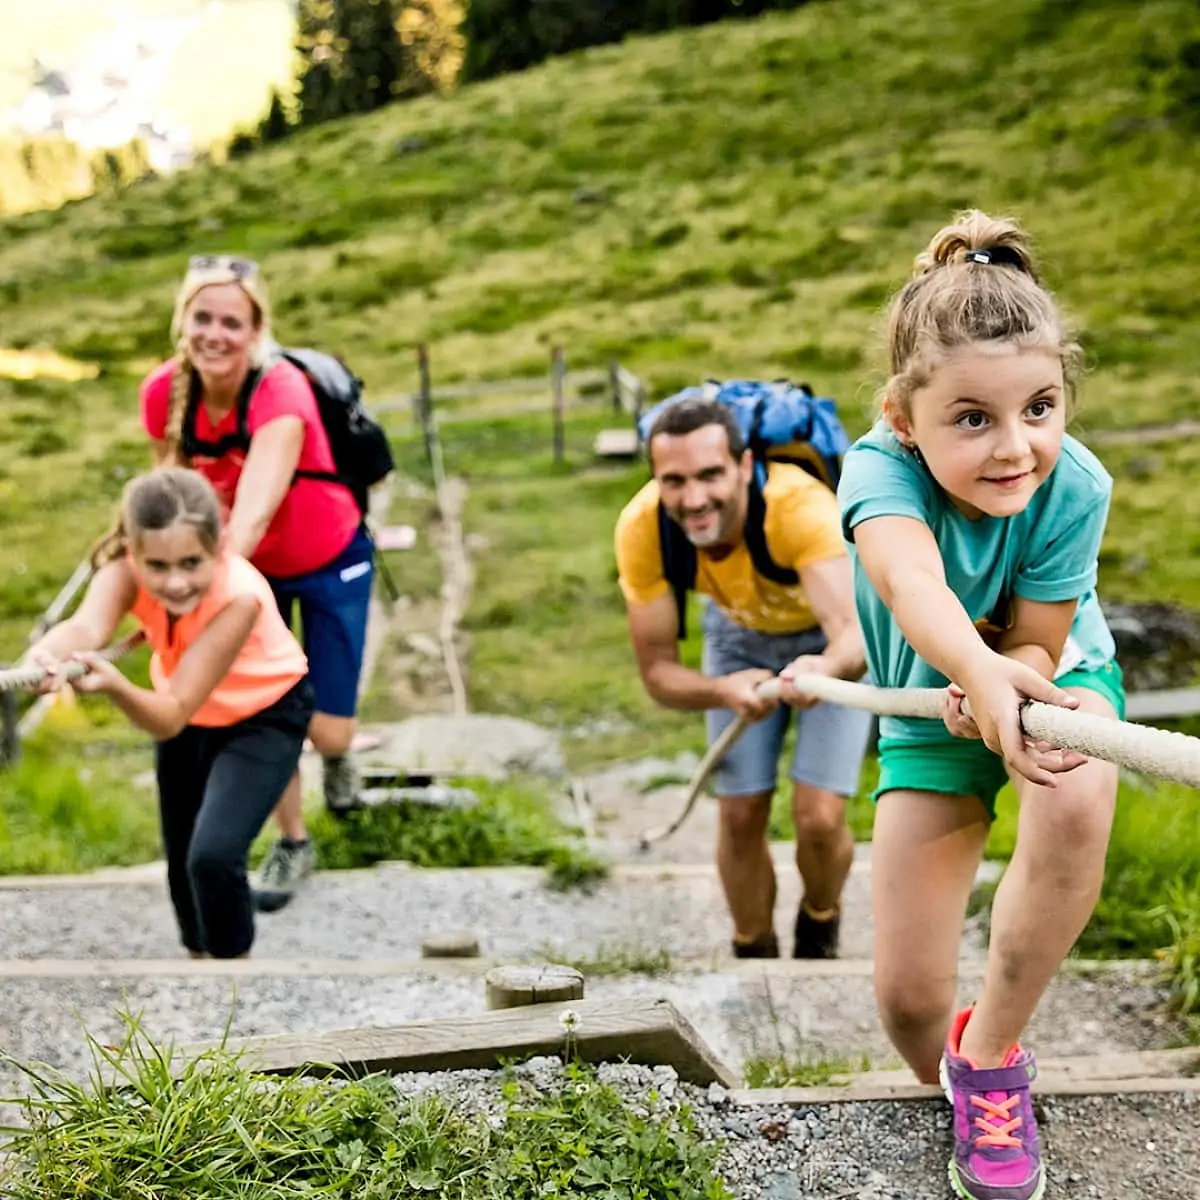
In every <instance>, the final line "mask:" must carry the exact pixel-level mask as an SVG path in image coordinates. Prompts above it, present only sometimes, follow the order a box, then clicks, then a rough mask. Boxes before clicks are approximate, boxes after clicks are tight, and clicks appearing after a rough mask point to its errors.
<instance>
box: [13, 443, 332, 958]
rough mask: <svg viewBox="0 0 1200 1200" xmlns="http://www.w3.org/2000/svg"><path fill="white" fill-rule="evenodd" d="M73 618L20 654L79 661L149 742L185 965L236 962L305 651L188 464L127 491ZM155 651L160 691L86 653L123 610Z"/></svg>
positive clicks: (291, 741) (246, 946) (93, 687)
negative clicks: (257, 846)
mask: <svg viewBox="0 0 1200 1200" xmlns="http://www.w3.org/2000/svg"><path fill="white" fill-rule="evenodd" d="M93 566H95V567H96V573H95V574H94V575H93V577H92V581H91V583H90V585H89V587H88V590H87V594H86V595H85V596H84V598H83V601H82V603H81V604H80V606H79V608H78V610H77V611H76V612H75V614H74V615H73V616H72V617H70V618H69V619H68V620H66V621H64V622H62V623H61V624H60V625H56V626H55V627H54V628H53V629H51V630H50V631H49V632H47V633H46V635H45V636H44V637H43V638H42V639H41V640H40V641H39V642H38V643H37V644H36V645H34V646H33V647H31V648H30V650H29V652H28V653H27V654H26V656H25V661H26V663H28V664H31V665H36V666H42V667H45V668H46V669H47V670H48V672H49V674H48V679H47V683H46V684H45V685H44V687H45V689H46V690H50V689H53V688H54V687H57V686H59V685H60V684H61V680H60V679H59V678H57V677H56V675H55V668H56V666H57V665H58V664H59V663H61V662H62V661H63V660H65V659H68V658H69V659H74V660H76V661H80V662H83V663H85V664H86V665H87V666H88V668H89V670H88V673H87V674H86V675H84V676H82V678H80V679H78V680H77V681H75V683H74V687H75V688H76V689H77V690H78V691H81V692H101V693H104V694H106V695H108V696H109V697H110V698H111V699H112V701H113V702H114V703H115V704H116V705H117V707H118V708H120V709H121V710H122V711H123V712H124V713H125V714H126V715H127V716H128V717H129V718H130V720H132V721H133V722H134V723H135V724H136V725H139V726H140V727H141V728H143V729H145V730H146V731H147V732H148V733H150V734H151V735H152V736H153V737H154V739H155V742H156V746H155V758H156V774H157V777H158V791H159V810H160V816H161V820H162V831H163V844H164V846H165V849H166V856H167V880H168V886H169V889H170V893H171V900H172V903H173V905H174V908H175V915H176V919H177V921H178V923H179V931H180V935H181V939H182V941H183V944H184V946H185V947H186V948H187V950H188V951H189V952H190V953H191V954H192V955H193V957H202V956H205V955H212V956H213V957H214V958H237V957H243V956H245V955H246V954H248V952H249V950H250V946H251V944H252V943H253V940H254V908H253V904H252V901H251V894H250V886H249V883H248V880H247V877H246V859H247V856H248V854H249V851H250V846H251V844H252V843H253V841H254V838H255V837H256V836H257V835H258V832H259V830H260V829H261V827H262V825H263V823H264V822H265V821H266V819H267V817H268V816H269V815H270V813H271V810H272V809H273V808H274V807H275V804H276V803H277V802H278V800H279V797H280V795H281V794H282V792H283V789H284V787H285V786H286V784H287V782H288V780H289V779H290V778H291V776H292V773H293V772H294V771H295V770H296V767H297V764H298V762H299V759H300V751H301V748H302V746H303V744H304V737H305V733H306V731H307V728H308V721H309V717H310V716H311V715H312V695H311V691H310V689H309V686H308V681H307V675H308V663H307V661H306V659H305V656H304V651H303V650H302V649H301V648H300V645H299V643H298V642H297V641H296V639H295V637H294V636H293V635H292V633H291V631H290V630H289V629H288V628H287V626H286V625H285V624H284V622H283V618H282V617H281V616H280V615H279V610H278V608H277V606H276V604H275V600H274V597H273V595H272V593H271V589H270V585H269V584H268V583H267V582H266V580H265V579H264V578H263V577H262V576H261V575H260V574H259V573H258V571H257V570H255V568H254V567H252V566H251V565H250V563H248V562H247V561H246V560H245V559H243V558H240V557H238V556H236V555H233V554H230V553H228V552H227V551H226V550H225V549H224V547H223V545H222V540H221V513H220V504H219V502H218V500H217V496H216V493H215V492H214V491H213V489H212V485H211V484H209V483H208V481H207V480H206V479H205V478H204V477H203V476H202V475H200V474H198V473H197V472H195V471H190V470H185V469H182V468H178V467H168V468H163V469H160V470H156V471H152V472H150V473H149V474H147V475H143V476H140V477H139V478H137V479H135V480H133V481H132V482H131V483H130V484H129V486H128V487H127V488H126V489H125V494H124V497H123V500H122V506H121V525H120V531H119V533H118V534H117V535H116V536H115V537H114V538H112V539H108V540H107V541H106V542H105V543H104V544H102V546H100V547H98V548H97V551H96V553H95V554H94V556H93ZM127 615H128V616H132V617H134V618H135V619H136V620H137V621H138V623H139V624H140V625H141V627H142V630H143V632H144V633H145V636H146V640H147V642H148V643H149V644H150V647H151V649H152V650H153V652H154V654H153V657H152V659H151V662H150V676H151V680H152V682H153V688H152V689H147V688H142V687H138V686H137V685H136V684H134V683H132V682H131V681H130V680H129V679H127V678H126V677H125V676H124V675H123V674H122V673H121V672H120V671H119V670H118V669H117V668H116V667H115V666H113V665H112V664H111V663H108V662H106V661H105V660H103V659H101V658H99V657H97V655H96V653H95V651H97V650H98V649H99V648H100V647H102V646H104V645H105V644H106V643H108V642H109V641H110V640H111V639H112V637H113V635H114V634H115V633H116V631H117V627H118V626H119V625H120V624H121V622H122V620H123V619H124V618H125V617H126V616H127Z"/></svg>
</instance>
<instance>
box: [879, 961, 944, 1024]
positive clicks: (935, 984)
mask: <svg viewBox="0 0 1200 1200" xmlns="http://www.w3.org/2000/svg"><path fill="white" fill-rule="evenodd" d="M957 991H958V985H957V981H956V980H953V979H951V980H944V981H943V980H930V979H924V978H921V979H917V978H904V977H902V976H892V977H890V978H885V977H880V976H879V975H878V974H877V975H876V978H875V1000H876V1003H877V1004H878V1006H879V1015H880V1018H881V1020H882V1021H883V1024H884V1028H886V1029H887V1030H888V1032H889V1033H890V1034H891V1035H892V1036H893V1037H895V1036H897V1035H899V1036H904V1035H911V1034H920V1033H923V1032H925V1031H927V1030H929V1029H931V1028H934V1027H936V1026H939V1025H941V1024H943V1023H944V1022H945V1020H946V1014H947V1013H949V1012H951V1011H952V1009H953V1007H954V1000H955V997H956V995H957Z"/></svg>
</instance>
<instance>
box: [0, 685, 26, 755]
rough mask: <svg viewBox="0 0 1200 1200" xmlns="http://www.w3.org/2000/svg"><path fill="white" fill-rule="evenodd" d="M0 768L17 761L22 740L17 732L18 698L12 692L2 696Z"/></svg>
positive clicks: (0, 709) (0, 701)
mask: <svg viewBox="0 0 1200 1200" xmlns="http://www.w3.org/2000/svg"><path fill="white" fill-rule="evenodd" d="M0 726H2V728H0V766H3V767H7V766H11V765H12V764H13V763H15V762H16V761H17V754H18V753H19V751H20V749H21V738H20V735H19V733H18V731H17V698H16V696H15V695H14V694H13V693H12V692H4V693H3V695H0Z"/></svg>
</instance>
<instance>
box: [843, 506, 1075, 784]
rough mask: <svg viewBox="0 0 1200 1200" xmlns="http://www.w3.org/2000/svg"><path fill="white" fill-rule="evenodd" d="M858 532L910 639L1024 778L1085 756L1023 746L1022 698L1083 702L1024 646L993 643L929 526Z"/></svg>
mask: <svg viewBox="0 0 1200 1200" xmlns="http://www.w3.org/2000/svg"><path fill="white" fill-rule="evenodd" d="M854 539H855V544H856V545H857V547H858V555H859V561H860V562H861V564H862V566H863V569H864V570H865V571H866V572H867V575H868V577H869V578H870V580H871V583H872V585H873V586H874V588H875V590H876V592H878V594H879V597H880V599H881V600H882V601H883V602H884V604H885V605H887V607H888V609H889V610H890V611H891V613H892V615H893V616H894V617H895V618H896V623H897V624H898V625H899V626H900V631H901V632H902V633H903V634H904V637H905V639H906V640H907V641H908V643H909V645H910V646H912V648H913V649H914V650H915V651H916V652H917V654H918V655H919V656H920V657H921V658H922V659H924V660H925V662H927V663H929V664H930V665H932V666H933V667H936V668H937V670H939V671H940V672H941V673H942V674H943V675H945V676H946V677H947V678H948V679H950V680H951V681H952V682H954V683H956V684H958V685H959V686H960V687H961V688H962V689H963V691H965V693H966V696H967V700H968V701H969V702H970V706H971V712H972V715H973V717H974V720H975V722H976V724H977V725H978V727H979V732H980V734H981V735H982V737H983V740H984V741H985V742H986V743H987V745H988V747H989V748H990V749H991V750H993V751H995V752H996V753H998V754H1002V755H1003V756H1004V759H1005V761H1006V762H1007V763H1008V764H1009V765H1010V766H1011V767H1012V768H1013V769H1014V770H1016V771H1019V772H1020V773H1021V774H1022V775H1024V776H1025V777H1026V778H1027V779H1029V780H1031V781H1032V782H1034V783H1038V784H1042V785H1044V786H1048V787H1052V786H1053V785H1054V775H1053V774H1052V773H1051V772H1052V770H1064V769H1070V767H1072V766H1077V765H1078V763H1079V761H1080V760H1076V759H1071V760H1067V759H1064V758H1063V757H1062V756H1058V757H1054V756H1052V755H1049V754H1047V753H1045V752H1042V751H1038V750H1036V749H1033V748H1029V747H1027V746H1026V744H1025V737H1024V733H1023V731H1022V729H1021V722H1020V705H1021V703H1022V701H1024V700H1025V699H1034V700H1041V701H1044V702H1046V703H1048V704H1060V705H1064V706H1065V707H1068V708H1073V707H1075V706H1076V705H1077V703H1078V702H1077V701H1076V700H1075V698H1074V697H1073V696H1071V695H1070V693H1068V692H1065V691H1063V690H1062V689H1061V688H1058V687H1055V686H1054V685H1053V684H1052V683H1050V682H1049V680H1048V679H1047V678H1046V676H1045V675H1044V674H1042V673H1040V672H1039V671H1038V670H1036V669H1035V668H1034V667H1032V666H1031V665H1030V664H1029V663H1028V662H1027V661H1024V660H1023V659H1024V652H1023V653H1022V655H1021V656H1013V655H1009V656H1005V655H1001V654H997V653H996V652H995V651H993V650H991V649H989V648H988V646H987V644H986V643H985V642H984V640H983V638H982V637H980V635H979V631H978V630H977V629H976V628H975V625H974V622H972V620H971V618H970V616H969V614H968V613H967V611H966V609H965V608H963V606H962V602H961V601H960V600H959V599H958V597H957V596H956V595H955V594H954V593H953V592H952V591H951V590H950V588H949V586H948V585H947V583H946V573H945V569H944V567H943V565H942V556H941V552H940V551H939V550H938V547H937V543H936V541H935V540H934V537H933V533H932V532H931V530H930V529H929V528H928V526H926V525H925V524H923V523H922V522H921V521H917V520H914V519H913V518H912V517H875V518H872V519H871V520H869V521H864V522H862V523H861V524H860V525H858V526H856V527H855V530H854ZM1064 637H1065V633H1064Z"/></svg>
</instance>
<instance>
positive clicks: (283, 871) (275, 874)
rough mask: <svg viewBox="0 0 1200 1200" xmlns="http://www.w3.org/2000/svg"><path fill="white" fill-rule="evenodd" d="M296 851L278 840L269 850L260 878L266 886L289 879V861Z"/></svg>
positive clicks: (260, 869) (261, 868)
mask: <svg viewBox="0 0 1200 1200" xmlns="http://www.w3.org/2000/svg"><path fill="white" fill-rule="evenodd" d="M294 853H295V851H294V849H293V848H292V847H290V846H285V845H284V844H283V843H282V842H279V841H277V842H276V843H275V844H274V845H273V846H272V847H271V849H270V850H269V851H268V852H267V857H266V858H265V859H264V860H263V864H262V866H261V867H260V868H259V878H260V879H261V881H262V883H263V884H264V885H265V886H266V887H268V888H269V887H271V886H274V885H279V884H282V883H285V882H286V881H287V872H288V863H289V861H290V859H291V857H292V855H293V854H294Z"/></svg>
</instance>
